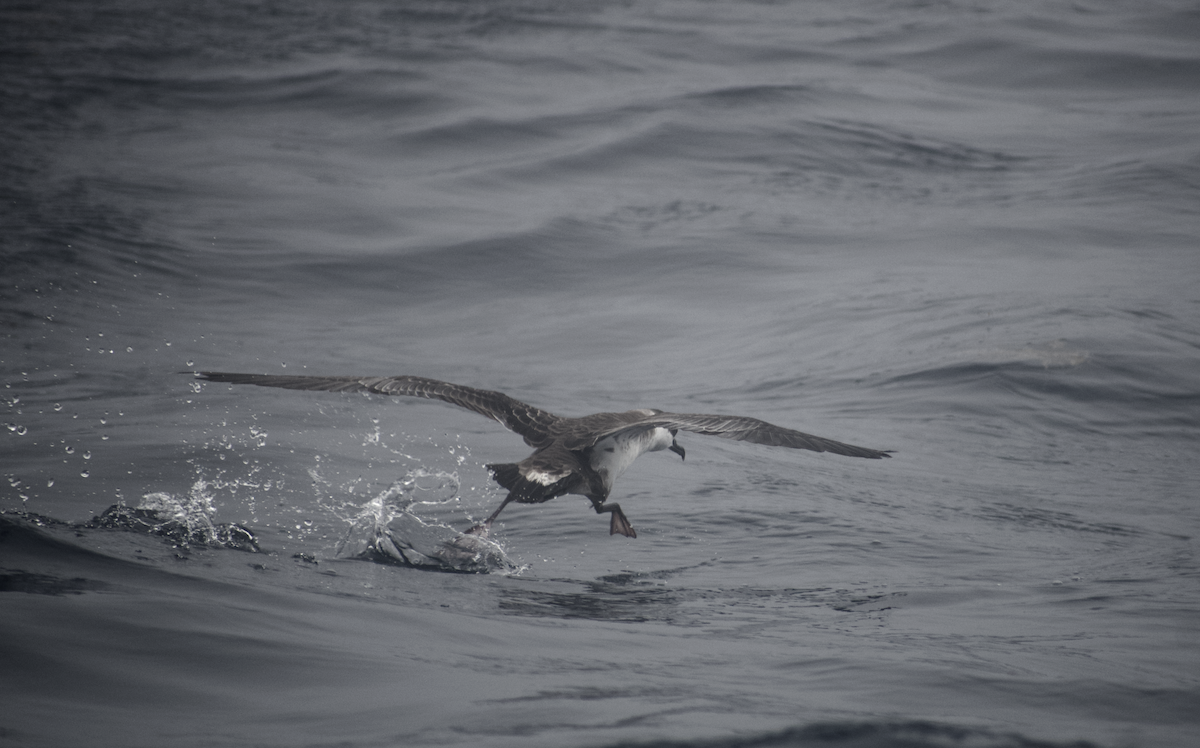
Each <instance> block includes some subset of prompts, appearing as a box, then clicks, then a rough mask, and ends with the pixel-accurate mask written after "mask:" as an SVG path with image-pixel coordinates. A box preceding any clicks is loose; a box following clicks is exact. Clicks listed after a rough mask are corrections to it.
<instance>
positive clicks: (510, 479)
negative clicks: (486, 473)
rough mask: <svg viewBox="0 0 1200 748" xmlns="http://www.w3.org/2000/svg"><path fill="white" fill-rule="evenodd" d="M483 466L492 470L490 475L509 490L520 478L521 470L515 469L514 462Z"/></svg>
mask: <svg viewBox="0 0 1200 748" xmlns="http://www.w3.org/2000/svg"><path fill="white" fill-rule="evenodd" d="M485 467H486V468H487V469H488V470H490V471H492V477H493V478H495V479H496V482H497V483H499V484H500V487H501V488H507V489H508V490H509V491H511V490H513V488H515V487H516V486H517V484H518V483H520V482H521V480H522V478H521V471H520V470H519V469H517V464H516V463H515V462H505V463H496V464H492V465H485Z"/></svg>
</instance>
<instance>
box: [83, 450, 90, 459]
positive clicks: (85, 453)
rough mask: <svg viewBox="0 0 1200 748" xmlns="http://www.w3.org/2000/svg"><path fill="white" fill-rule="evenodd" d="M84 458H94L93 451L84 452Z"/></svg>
mask: <svg viewBox="0 0 1200 748" xmlns="http://www.w3.org/2000/svg"><path fill="white" fill-rule="evenodd" d="M83 459H85V460H90V459H92V453H91V452H84V453H83Z"/></svg>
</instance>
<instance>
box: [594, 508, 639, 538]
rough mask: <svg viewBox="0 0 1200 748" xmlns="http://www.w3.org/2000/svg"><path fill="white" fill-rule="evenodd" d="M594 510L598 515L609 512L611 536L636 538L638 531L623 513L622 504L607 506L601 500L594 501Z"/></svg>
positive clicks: (609, 531)
mask: <svg viewBox="0 0 1200 748" xmlns="http://www.w3.org/2000/svg"><path fill="white" fill-rule="evenodd" d="M591 501H592V508H594V509H595V510H596V514H603V513H605V512H609V513H610V514H611V516H612V518H611V519H610V520H609V523H608V534H609V535H624V536H625V537H627V538H636V537H637V531H636V530H634V529H633V525H631V524H629V518H628V517H626V516H625V512H622V511H621V505H620V504H606V503H604V501H603V500H601V499H592V500H591Z"/></svg>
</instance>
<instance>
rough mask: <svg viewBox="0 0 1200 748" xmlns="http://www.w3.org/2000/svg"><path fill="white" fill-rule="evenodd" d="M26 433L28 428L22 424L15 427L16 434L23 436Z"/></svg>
mask: <svg viewBox="0 0 1200 748" xmlns="http://www.w3.org/2000/svg"><path fill="white" fill-rule="evenodd" d="M28 433H29V429H27V428H25V427H24V426H18V427H17V436H25V435H26V434H28Z"/></svg>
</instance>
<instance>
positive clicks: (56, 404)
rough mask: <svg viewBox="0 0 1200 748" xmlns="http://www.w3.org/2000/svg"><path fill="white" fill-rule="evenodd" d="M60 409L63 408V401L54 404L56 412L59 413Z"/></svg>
mask: <svg viewBox="0 0 1200 748" xmlns="http://www.w3.org/2000/svg"><path fill="white" fill-rule="evenodd" d="M60 410H62V404H61V403H55V404H54V412H55V413H57V412H59V411H60Z"/></svg>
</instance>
